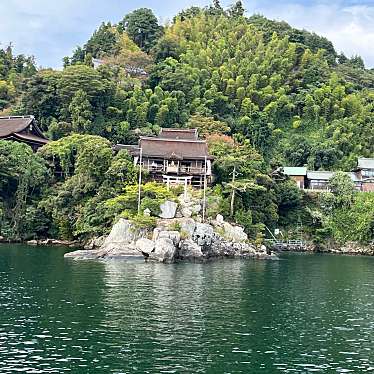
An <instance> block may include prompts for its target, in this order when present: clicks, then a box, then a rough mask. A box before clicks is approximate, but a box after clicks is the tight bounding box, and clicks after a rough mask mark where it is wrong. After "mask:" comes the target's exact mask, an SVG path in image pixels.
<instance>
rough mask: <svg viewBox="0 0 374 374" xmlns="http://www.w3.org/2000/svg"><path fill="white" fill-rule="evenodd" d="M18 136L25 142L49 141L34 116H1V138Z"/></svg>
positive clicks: (43, 142) (42, 142)
mask: <svg viewBox="0 0 374 374" xmlns="http://www.w3.org/2000/svg"><path fill="white" fill-rule="evenodd" d="M8 138H17V139H20V140H23V141H25V142H32V143H41V144H45V143H47V142H48V140H47V138H46V137H45V136H44V135H43V133H42V132H41V131H40V129H39V128H38V126H37V124H36V121H35V118H34V117H33V116H13V117H0V139H8Z"/></svg>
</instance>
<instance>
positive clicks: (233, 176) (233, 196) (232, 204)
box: [230, 165, 236, 218]
mask: <svg viewBox="0 0 374 374" xmlns="http://www.w3.org/2000/svg"><path fill="white" fill-rule="evenodd" d="M235 177H236V165H234V170H233V172H232V180H231V183H232V192H231V202H230V217H231V218H232V217H233V216H234V201H235Z"/></svg>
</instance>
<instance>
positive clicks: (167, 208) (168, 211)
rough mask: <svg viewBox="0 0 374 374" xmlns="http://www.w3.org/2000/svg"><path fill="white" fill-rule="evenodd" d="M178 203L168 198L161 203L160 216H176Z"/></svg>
mask: <svg viewBox="0 0 374 374" xmlns="http://www.w3.org/2000/svg"><path fill="white" fill-rule="evenodd" d="M177 208H178V204H177V203H175V202H174V201H170V200H166V201H165V202H164V203H162V204H161V205H160V209H161V213H160V214H159V217H160V218H164V219H171V218H174V217H175V213H176V212H177Z"/></svg>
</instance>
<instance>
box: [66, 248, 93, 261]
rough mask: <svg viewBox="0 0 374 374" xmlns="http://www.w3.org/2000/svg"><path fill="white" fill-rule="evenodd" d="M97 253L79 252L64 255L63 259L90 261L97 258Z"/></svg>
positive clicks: (90, 251)
mask: <svg viewBox="0 0 374 374" xmlns="http://www.w3.org/2000/svg"><path fill="white" fill-rule="evenodd" d="M97 254H98V251H93V250H79V251H74V252H68V253H65V255H64V257H65V258H70V259H73V260H90V259H95V258H97Z"/></svg>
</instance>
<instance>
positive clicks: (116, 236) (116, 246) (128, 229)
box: [98, 218, 146, 257]
mask: <svg viewBox="0 0 374 374" xmlns="http://www.w3.org/2000/svg"><path fill="white" fill-rule="evenodd" d="M145 235H146V233H145V232H142V231H141V230H138V229H136V228H135V227H134V226H133V225H132V224H131V222H130V221H128V220H126V219H123V218H120V219H119V221H118V222H117V223H116V224H115V225H114V226H113V227H112V231H111V232H110V234H109V236H108V237H107V238H106V239H105V241H104V244H103V245H102V246H101V247H100V250H99V253H98V257H113V256H114V257H117V256H140V255H141V252H140V251H139V250H138V249H137V247H136V246H135V242H136V240H137V239H139V238H141V237H144V236H145Z"/></svg>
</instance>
